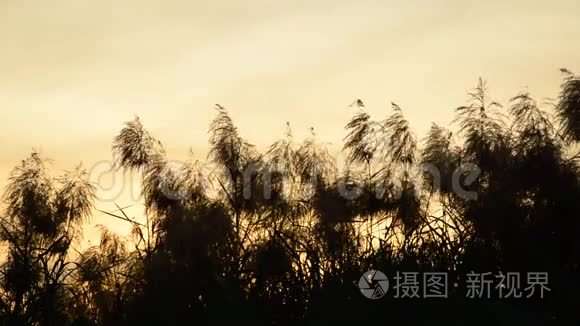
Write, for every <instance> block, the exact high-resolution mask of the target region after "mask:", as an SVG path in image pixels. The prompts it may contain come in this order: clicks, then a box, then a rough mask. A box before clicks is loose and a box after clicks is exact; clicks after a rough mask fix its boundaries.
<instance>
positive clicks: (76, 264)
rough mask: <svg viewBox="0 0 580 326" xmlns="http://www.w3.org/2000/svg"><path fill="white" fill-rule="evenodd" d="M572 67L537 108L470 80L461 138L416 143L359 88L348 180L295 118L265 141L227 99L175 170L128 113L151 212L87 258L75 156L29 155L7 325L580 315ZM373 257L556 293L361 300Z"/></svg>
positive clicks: (16, 174)
mask: <svg viewBox="0 0 580 326" xmlns="http://www.w3.org/2000/svg"><path fill="white" fill-rule="evenodd" d="M563 72H564V74H565V76H564V80H563V84H562V87H561V93H560V96H559V98H558V100H557V103H556V104H555V105H554V107H553V109H551V108H548V109H547V110H545V109H543V108H541V107H540V105H539V104H538V102H536V100H535V99H533V98H532V96H531V95H530V94H528V93H525V92H524V93H521V94H519V95H517V96H515V97H514V98H513V99H512V100H511V101H510V102H509V103H508V105H507V106H506V107H502V106H501V105H500V104H499V103H496V102H494V101H493V100H491V97H490V95H489V94H488V92H487V89H486V84H485V82H484V81H482V80H480V81H479V83H478V85H477V87H476V88H475V89H474V90H473V91H472V92H471V93H470V94H469V95H470V98H471V100H470V101H469V102H468V103H467V104H466V105H464V106H461V107H459V108H457V109H456V118H455V120H454V121H452V123H451V126H450V128H451V129H454V130H456V132H455V134H454V133H452V132H451V131H450V130H448V129H446V128H444V127H442V126H438V125H435V124H434V125H433V126H432V127H431V129H430V131H429V132H428V134H427V136H426V138H425V139H423V140H418V139H417V138H416V136H415V135H414V134H413V132H412V131H411V129H410V126H409V123H408V122H407V120H406V119H405V117H404V110H403V109H402V108H400V107H399V106H398V105H397V104H395V103H392V109H391V113H390V114H387V115H386V116H385V117H384V119H382V120H381V119H378V120H374V119H373V117H371V116H370V114H369V113H368V112H367V111H366V108H365V105H364V103H363V101H362V100H357V101H355V103H353V105H352V110H354V111H355V112H354V114H353V117H352V119H351V120H350V121H349V122H348V123H347V125H346V137H345V139H344V147H343V151H344V152H345V154H347V158H348V159H347V162H345V163H346V165H347V168H346V169H345V171H344V172H340V173H339V172H337V169H336V167H335V163H336V162H335V160H334V158H333V157H332V156H331V155H330V154H329V152H328V150H327V149H326V148H325V146H324V145H323V144H322V143H321V142H320V141H319V140H318V139H317V137H316V133H315V132H314V129H313V130H312V132H311V135H310V136H309V137H308V138H307V139H305V140H304V141H302V142H300V141H297V140H295V139H294V137H293V133H292V130H291V128H290V125H289V124H288V125H287V129H286V131H285V132H284V133H283V135H282V138H281V139H279V140H277V141H275V142H274V143H273V144H272V145H271V147H270V148H269V149H268V150H267V151H266V152H265V153H260V152H259V151H258V150H257V149H256V148H255V147H254V146H253V145H252V144H250V143H248V142H247V141H246V140H245V139H244V138H243V137H242V136H241V135H240V134H239V131H238V129H237V128H236V126H235V124H234V122H233V121H232V119H231V118H230V116H229V115H228V113H227V111H226V109H225V108H223V107H221V106H217V108H216V110H217V116H216V117H215V119H214V120H213V121H212V122H211V124H210V128H209V148H210V151H209V156H208V162H199V161H194V162H188V163H187V164H184V165H183V166H181V167H180V168H175V167H173V166H172V165H171V164H170V163H169V158H168V157H167V155H166V152H165V150H164V147H163V145H162V143H161V142H160V141H158V140H157V139H155V138H154V137H153V136H152V135H151V134H150V133H149V132H148V131H147V130H146V129H145V127H144V126H143V125H142V123H141V121H140V120H139V119H138V118H136V119H135V120H133V121H130V122H127V123H126V124H125V125H124V126H123V128H122V130H121V131H120V133H119V134H118V135H117V136H116V137H115V138H114V140H113V147H112V149H113V155H114V157H115V160H116V164H117V166H118V167H119V168H122V169H127V170H132V171H134V172H135V173H138V174H139V175H140V176H141V178H142V183H143V199H144V203H145V206H146V216H145V217H144V218H143V219H135V218H134V217H133V216H128V215H126V214H125V212H124V211H123V210H122V209H121V208H120V207H118V208H119V209H118V211H116V212H107V214H109V215H111V216H114V217H116V218H119V219H122V220H124V221H125V222H126V223H129V224H130V225H131V227H132V240H131V241H125V240H124V239H122V238H120V237H119V236H118V235H115V234H113V233H111V232H110V231H109V230H107V229H106V228H104V227H103V228H102V229H101V241H100V243H99V244H98V245H96V246H94V247H91V248H88V249H86V250H84V251H82V252H80V251H78V248H79V246H78V243H79V241H78V240H79V237H80V235H81V231H82V230H81V228H80V225H81V221H83V220H84V219H87V218H88V217H89V216H90V215H91V214H92V212H93V211H94V207H93V203H94V201H95V191H96V190H95V187H94V186H93V185H91V184H90V183H89V182H88V181H87V177H86V172H85V171H84V170H83V169H82V167H79V168H78V169H76V170H74V171H72V172H67V173H65V174H64V176H63V177H61V178H57V179H54V178H52V177H50V176H49V173H48V172H47V171H46V165H45V161H44V159H43V158H41V157H40V156H39V154H38V153H33V154H32V155H31V156H30V157H28V158H26V159H25V160H23V161H22V163H21V165H19V166H17V167H16V168H14V170H13V171H12V173H11V175H10V178H9V184H8V186H7V188H6V189H5V191H4V197H3V205H4V206H3V207H4V209H3V211H2V214H1V216H0V217H1V219H0V239H1V241H2V243H3V246H4V248H5V257H4V260H3V263H2V265H1V267H0V284H1V290H0V318H1V319H0V321H1V322H2V324H4V325H150V324H151V325H155V324H159V325H166V324H167V325H174V324H176V325H192V324H210V323H211V324H221V323H225V322H230V323H236V324H242V323H244V324H245V323H249V324H250V325H266V324H272V325H293V324H311V325H325V324H332V323H336V324H338V323H340V324H343V323H344V324H350V325H359V324H366V325H371V324H385V323H391V324H394V323H400V324H421V325H423V324H438V325H455V324H457V325H470V324H477V325H494V324H506V325H507V324H508V323H509V324H524V323H525V324H537V325H546V324H570V325H575V324H576V325H577V324H580V317H579V315H578V313H577V302H578V300H577V295H578V294H579V291H580V267H579V264H580V215H579V212H580V182H579V181H580V173H579V172H580V171H579V164H578V158H579V157H578V154H576V153H574V151H576V150H577V149H578V146H577V145H578V141H579V140H580V79H579V78H578V77H577V76H574V75H573V74H572V73H570V72H568V71H567V70H563ZM552 114H553V116H552ZM208 164H209V165H211V166H212V167H213V168H212V169H211V171H210V172H211V173H209V174H208V173H206V172H207V171H208V169H206V168H205V166H206V165H208ZM469 166H471V167H477V172H478V175H477V178H472V177H470V176H469V175H468V174H469V171H468V169H467V167H469ZM433 171H436V172H437V173H434V172H433ZM454 179H457V180H458V181H457V180H456V181H454ZM454 183H458V184H459V185H460V186H461V189H462V190H461V191H457V189H456V186H457V185H454ZM467 193H469V194H470V195H466V194H467ZM473 194H475V195H476V198H473V197H470V196H473ZM370 269H377V270H381V271H383V272H385V273H386V274H387V275H390V274H392V273H394V272H395V271H419V272H426V271H447V272H449V273H450V284H453V282H455V281H457V282H463V281H464V279H462V277H463V276H464V275H466V274H467V273H469V272H470V271H481V272H499V271H502V272H522V273H524V272H528V271H536V272H538V271H542V272H548V273H549V275H550V283H549V287H550V288H551V291H550V292H549V293H548V294H547V295H546V297H545V298H543V299H537V298H536V299H526V298H522V299H488V300H473V299H472V300H468V299H466V298H465V294H464V293H463V292H461V289H457V288H454V287H453V286H450V288H449V291H450V293H449V299H438V300H431V299H420V300H413V299H400V300H394V299H389V298H384V299H381V300H368V299H366V298H364V297H363V296H362V295H361V294H360V292H359V289H358V288H357V286H356V285H357V284H358V280H359V278H360V277H361V275H362V274H363V273H364V272H366V271H368V270H370Z"/></svg>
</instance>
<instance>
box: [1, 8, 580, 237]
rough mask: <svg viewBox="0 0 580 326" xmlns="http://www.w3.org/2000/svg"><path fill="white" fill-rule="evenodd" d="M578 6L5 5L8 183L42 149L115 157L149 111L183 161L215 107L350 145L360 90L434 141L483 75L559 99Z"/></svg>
mask: <svg viewBox="0 0 580 326" xmlns="http://www.w3.org/2000/svg"><path fill="white" fill-rule="evenodd" d="M579 13H580V2H579V1H578V0H569V1H568V0H554V1H534V0H527V1H519V0H518V1H477V2H471V3H470V2H469V1H464V0H461V1H459V0H458V1H455V0H447V1H390V0H357V1H340V0H333V1H326V0H324V1H323V0H308V1H304V0H293V1H274V0H269V1H265V0H262V1H259V0H246V1H217V0H211V1H210V0H197V1H185V0H183V1H182V0H179V1H177V0H165V1H150V0H139V1H137V0H126V1H113V0H100V1H86V0H67V1H62V0H54V1H41V0H21V1H15V0H2V1H0V143H1V144H2V145H1V146H2V147H1V148H2V153H1V155H0V185H1V186H3V185H4V184H5V180H6V178H7V177H8V174H9V171H10V169H11V168H12V167H13V166H14V165H16V164H18V162H19V161H20V160H21V159H23V158H25V157H26V156H27V155H28V154H29V153H30V151H31V150H32V148H33V147H34V148H38V149H39V150H41V152H42V153H43V154H44V155H45V156H47V157H50V158H51V159H53V160H54V163H53V168H54V170H55V171H59V170H62V169H70V168H72V167H73V166H74V165H76V164H78V163H79V162H80V161H83V163H84V165H85V166H87V167H89V168H90V167H92V166H94V164H95V163H96V162H98V161H102V160H110V159H111V142H112V138H113V137H114V136H115V135H116V133H117V132H118V131H119V130H120V128H121V127H122V123H123V122H124V121H127V120H130V119H132V118H133V117H134V116H135V115H138V116H140V117H141V118H142V120H143V123H144V124H145V125H146V127H147V128H148V129H149V130H150V131H151V132H152V133H153V134H154V135H155V136H156V137H157V138H159V139H160V140H161V141H162V142H163V143H164V144H165V145H166V146H167V147H168V148H169V154H170V155H171V156H172V157H174V158H176V159H180V158H183V157H185V156H186V154H187V152H188V149H189V147H192V148H193V151H194V153H196V154H197V155H198V156H199V157H200V158H202V159H203V158H205V153H206V150H207V148H206V146H207V145H206V144H207V130H208V125H209V122H210V120H211V119H212V117H213V116H214V113H215V111H214V109H213V107H214V104H216V103H220V104H221V105H223V106H225V107H226V108H228V110H229V112H230V113H231V115H232V117H233V119H234V120H235V122H236V123H237V125H238V126H239V129H240V132H241V134H242V136H244V137H245V138H246V139H248V140H249V141H250V142H252V143H254V144H256V145H258V146H259V147H265V146H267V145H268V144H270V143H271V142H272V141H273V140H274V139H275V138H276V137H279V136H281V135H282V134H283V131H284V126H285V123H286V121H289V122H290V123H291V124H292V126H293V129H294V130H295V133H296V135H297V137H303V136H304V135H306V133H307V131H308V128H309V127H310V126H314V127H315V128H316V130H317V133H318V135H319V138H320V139H321V140H322V141H325V142H329V143H331V148H334V149H335V150H336V149H337V148H339V144H340V142H341V139H342V137H343V136H344V134H345V132H344V129H343V127H344V125H345V123H346V122H347V119H348V117H349V116H350V114H351V113H352V110H353V109H352V108H348V105H349V104H350V103H352V102H353V101H354V100H355V99H356V98H361V99H363V100H364V101H365V103H366V104H367V106H368V107H369V110H370V111H371V113H372V114H373V115H374V116H375V117H377V118H382V117H384V116H386V115H387V114H388V113H389V109H390V105H389V103H390V102H391V101H395V102H397V103H398V104H399V105H400V106H401V107H402V108H403V111H404V113H405V115H406V117H407V118H408V119H409V120H410V122H411V125H412V127H413V128H414V130H415V131H416V133H417V135H418V136H419V137H421V136H423V135H424V133H425V131H426V130H427V129H428V128H429V126H430V124H431V122H436V123H440V124H448V123H449V122H450V121H451V119H452V116H453V109H454V108H455V107H457V106H460V105H462V104H464V103H465V100H466V91H468V90H469V89H470V88H472V87H473V86H475V84H476V82H477V78H478V77H479V76H482V77H484V78H485V79H487V80H488V83H489V87H490V92H491V95H492V97H493V98H494V99H496V100H498V101H499V102H502V103H506V102H507V100H508V99H509V98H510V97H512V96H513V95H515V94H517V93H518V92H519V91H520V90H522V89H524V88H526V87H527V89H528V90H529V91H530V92H531V93H532V94H533V95H534V96H535V97H536V98H538V99H539V100H542V99H543V98H546V97H555V96H556V94H557V90H558V86H559V83H560V80H561V75H560V73H559V70H558V69H559V68H560V67H566V68H568V69H570V70H572V71H575V72H580V19H579ZM100 196H101V199H103V198H104V196H105V195H104V194H103V193H102V192H100ZM116 202H117V203H119V204H120V205H129V204H132V203H133V201H132V200H131V198H130V196H128V195H127V193H126V191H125V192H124V194H123V195H122V196H120V197H119V198H118V199H116ZM97 208H99V209H104V210H112V209H114V205H113V203H112V202H110V201H107V200H101V201H99V202H97ZM139 210H140V208H139V206H136V207H134V208H132V209H131V210H130V213H131V214H135V215H137V214H140V212H139ZM98 223H102V224H106V225H108V226H110V227H111V228H113V229H114V230H120V231H122V230H124V229H123V226H122V225H121V224H119V223H117V222H113V221H112V219H111V218H107V217H105V216H103V215H102V214H101V215H99V214H97V215H95V217H94V218H93V220H92V221H91V225H95V224H98Z"/></svg>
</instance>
